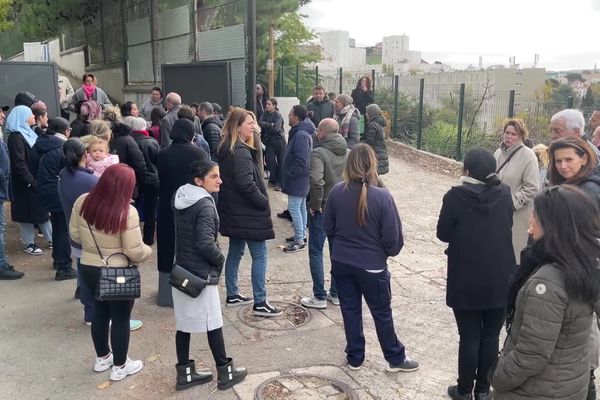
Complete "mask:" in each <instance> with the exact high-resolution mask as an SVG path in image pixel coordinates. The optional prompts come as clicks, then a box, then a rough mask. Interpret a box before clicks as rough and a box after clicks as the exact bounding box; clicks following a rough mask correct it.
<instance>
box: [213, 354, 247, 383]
mask: <svg viewBox="0 0 600 400" xmlns="http://www.w3.org/2000/svg"><path fill="white" fill-rule="evenodd" d="M227 360H228V361H229V362H228V363H227V364H225V365H222V366H220V367H219V366H217V374H218V377H217V380H218V383H217V389H219V390H227V389H229V388H230V387H232V386H233V385H235V384H238V383H240V382H241V381H243V380H244V378H245V377H246V375H248V371H246V368H244V367H239V368H235V367H234V366H233V360H232V359H231V358H228V359H227Z"/></svg>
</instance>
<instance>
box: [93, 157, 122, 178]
mask: <svg viewBox="0 0 600 400" xmlns="http://www.w3.org/2000/svg"><path fill="white" fill-rule="evenodd" d="M85 158H86V162H85V166H86V167H87V168H88V169H89V170H90V171H92V172H93V173H94V175H96V176H97V177H98V178H100V176H101V175H102V174H103V173H104V171H105V170H106V168H108V167H110V166H111V165H115V164H118V163H119V156H118V155H116V154H109V155H108V156H107V157H106V158H105V159H104V160H100V161H96V160H94V159H93V158H92V156H91V155H90V154H89V153H88V154H87V155H86V156H85Z"/></svg>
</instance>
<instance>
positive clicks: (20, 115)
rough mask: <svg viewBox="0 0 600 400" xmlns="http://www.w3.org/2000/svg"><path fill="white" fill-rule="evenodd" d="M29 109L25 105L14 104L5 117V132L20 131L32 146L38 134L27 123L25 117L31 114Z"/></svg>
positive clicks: (27, 117)
mask: <svg viewBox="0 0 600 400" xmlns="http://www.w3.org/2000/svg"><path fill="white" fill-rule="evenodd" d="M32 114H33V113H32V112H31V109H30V108H29V107H27V106H16V107H15V108H13V109H12V110H11V111H10V114H8V118H6V132H8V133H17V132H18V133H20V134H21V135H23V138H24V139H25V141H26V142H27V144H28V145H29V147H33V145H34V144H35V141H36V140H37V138H38V135H37V134H36V133H35V132H34V131H33V129H31V127H30V126H29V125H27V119H29V117H30V116H31V115H32Z"/></svg>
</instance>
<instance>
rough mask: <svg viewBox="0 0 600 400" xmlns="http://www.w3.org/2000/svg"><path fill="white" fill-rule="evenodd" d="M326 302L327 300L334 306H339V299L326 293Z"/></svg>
mask: <svg viewBox="0 0 600 400" xmlns="http://www.w3.org/2000/svg"><path fill="white" fill-rule="evenodd" d="M327 300H329V301H330V302H331V304H333V305H334V306H339V305H340V298H339V297H337V296H332V295H331V294H330V293H327Z"/></svg>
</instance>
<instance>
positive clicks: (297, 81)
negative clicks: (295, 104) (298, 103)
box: [296, 64, 300, 99]
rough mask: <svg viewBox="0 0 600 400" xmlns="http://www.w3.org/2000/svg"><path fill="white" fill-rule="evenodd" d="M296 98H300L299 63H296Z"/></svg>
mask: <svg viewBox="0 0 600 400" xmlns="http://www.w3.org/2000/svg"><path fill="white" fill-rule="evenodd" d="M296 98H298V99H299V98H300V64H296Z"/></svg>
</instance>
